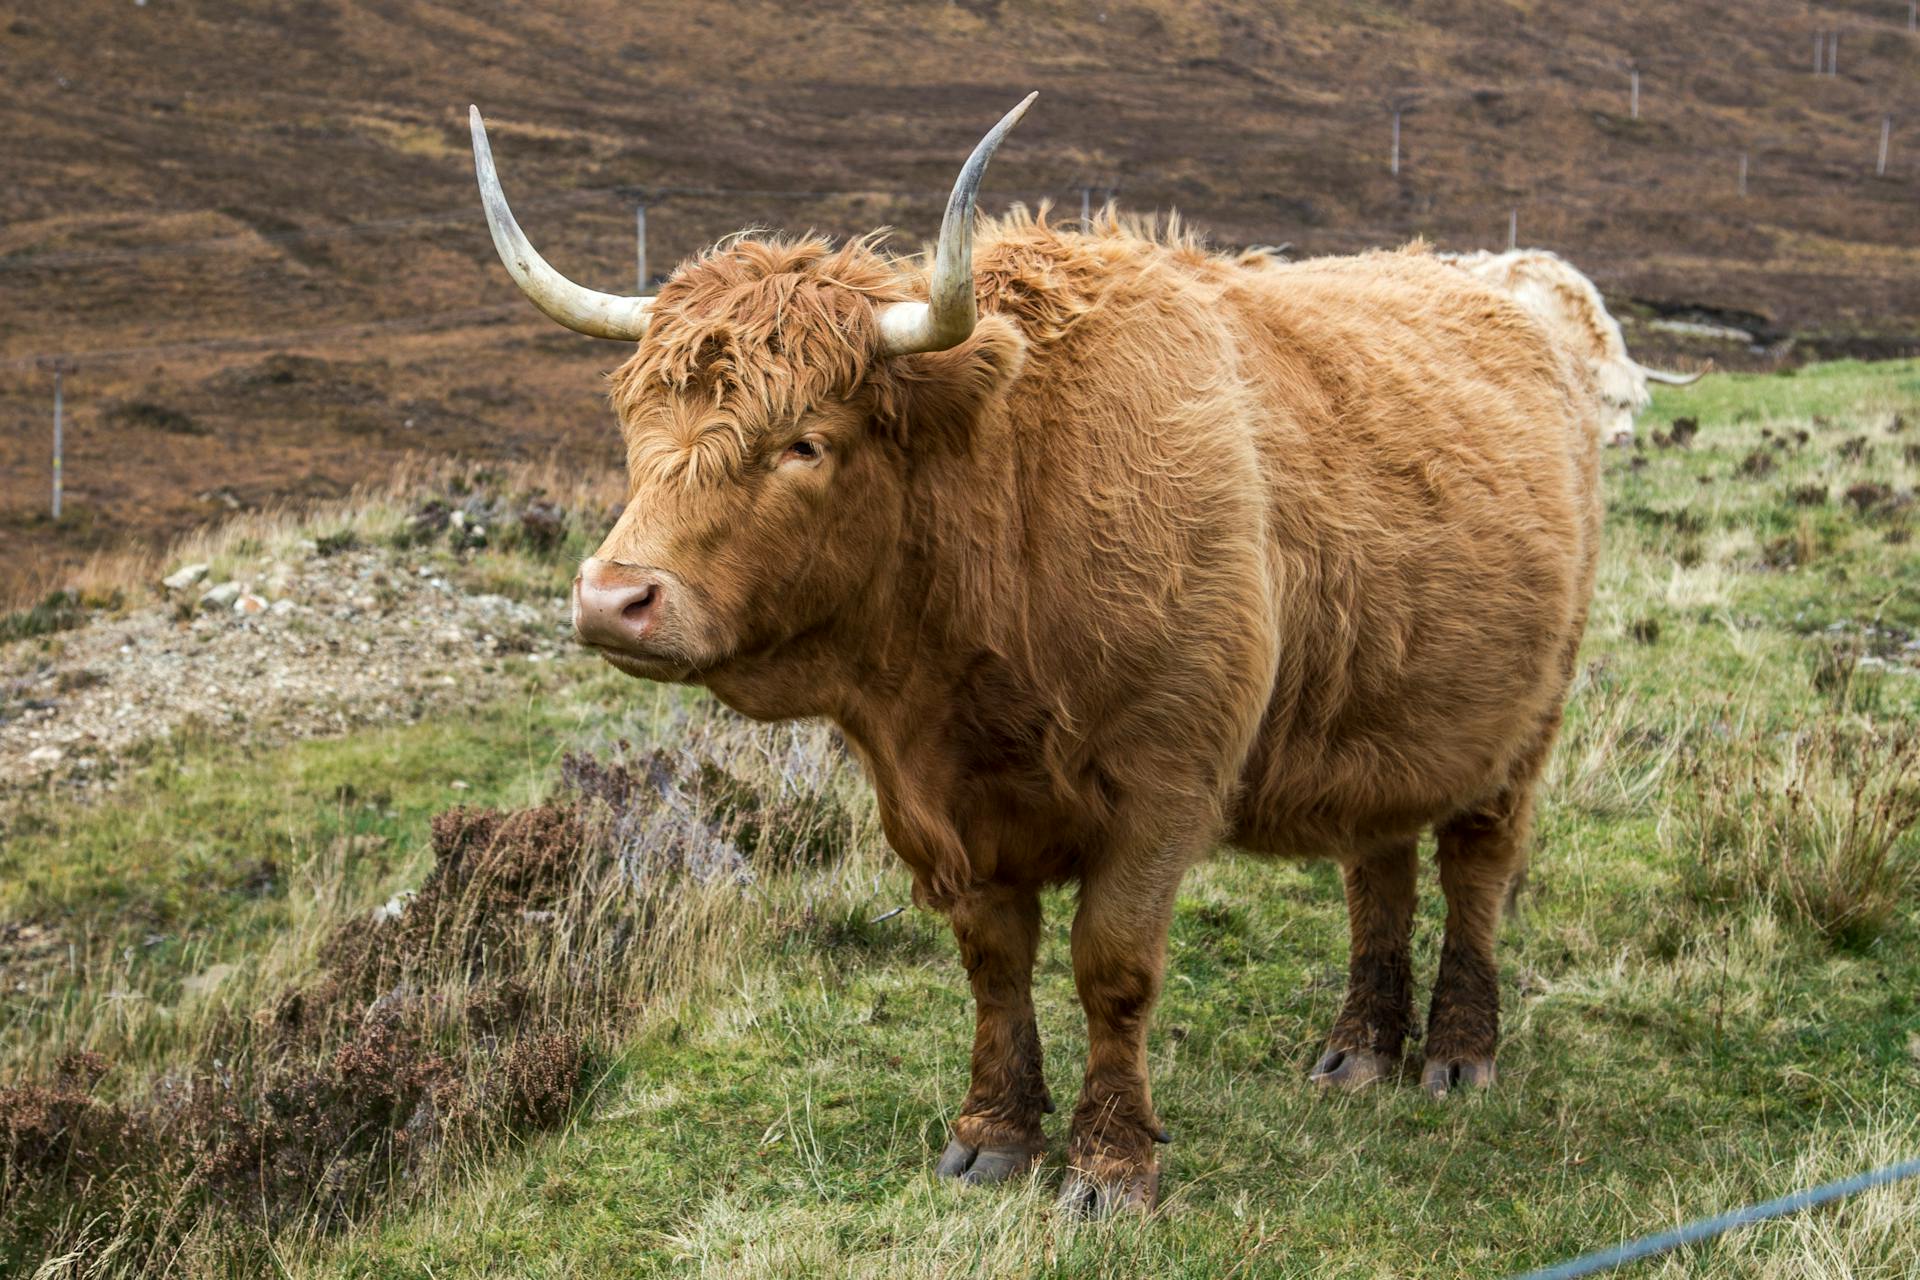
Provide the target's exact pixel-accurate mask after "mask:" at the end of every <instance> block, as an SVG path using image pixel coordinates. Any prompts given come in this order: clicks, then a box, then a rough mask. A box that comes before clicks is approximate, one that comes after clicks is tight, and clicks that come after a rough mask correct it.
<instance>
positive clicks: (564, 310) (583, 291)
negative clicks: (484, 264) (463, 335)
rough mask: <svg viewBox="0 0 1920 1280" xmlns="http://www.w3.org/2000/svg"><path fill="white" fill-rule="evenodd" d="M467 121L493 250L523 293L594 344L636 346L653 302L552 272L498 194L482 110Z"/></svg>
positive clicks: (471, 110)
mask: <svg viewBox="0 0 1920 1280" xmlns="http://www.w3.org/2000/svg"><path fill="white" fill-rule="evenodd" d="M467 121H468V123H469V124H470V125H471V126H472V128H473V168H474V172H475V173H477V174H478V175H479V177H480V202H481V203H482V204H483V205H485V206H486V210H487V229H488V230H489V231H491V232H493V247H494V248H495V249H497V250H499V252H500V261H502V262H504V263H506V264H507V272H508V274H510V275H511V276H512V277H513V282H514V283H515V284H517V285H519V286H520V291H521V292H522V293H524V294H526V295H527V297H529V298H531V299H532V300H533V305H534V306H536V307H538V308H540V309H541V310H542V311H544V312H546V313H547V314H548V315H549V316H551V317H552V318H553V319H555V320H558V321H559V322H560V323H561V324H563V325H565V326H567V328H569V329H572V330H573V331H574V332H575V333H584V334H589V335H591V336H592V337H595V338H614V339H617V340H619V341H622V342H638V341H639V340H640V335H641V334H643V333H645V332H646V331H647V308H648V307H650V306H652V305H653V299H652V298H628V297H623V296H621V295H620V294H617V293H601V292H599V291H598V290H596V289H589V288H587V287H586V286H585V285H578V284H575V283H574V282H573V281H571V280H569V279H567V278H566V277H565V276H563V275H561V274H560V273H559V272H558V271H555V270H554V269H553V267H552V266H550V265H549V264H548V262H547V260H546V259H545V258H543V257H541V256H540V254H539V252H538V251H537V250H536V249H535V248H534V247H533V246H532V245H531V244H529V243H528V242H527V237H526V233H524V232H523V231H521V230H520V224H519V223H518V222H516V221H515V220H514V217H513V210H512V209H510V208H508V207H507V195H506V192H504V191H502V190H501V189H500V178H499V175H497V174H496V173H494V171H493V148H491V147H489V146H488V145H487V127H486V126H485V125H484V124H482V123H480V108H478V107H468V108H467Z"/></svg>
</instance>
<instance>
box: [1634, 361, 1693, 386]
mask: <svg viewBox="0 0 1920 1280" xmlns="http://www.w3.org/2000/svg"><path fill="white" fill-rule="evenodd" d="M1640 372H1641V373H1644V374H1646V375H1647V381H1648V382H1659V383H1664V384H1665V385H1666V386H1669V387H1690V386H1692V385H1693V384H1694V383H1696V382H1698V381H1700V379H1701V378H1703V377H1705V376H1706V373H1707V371H1706V370H1705V369H1702V370H1700V371H1699V372H1698V373H1668V372H1667V371H1666V370H1665V369H1649V368H1648V367H1647V366H1646V365H1644V364H1643V365H1641V366H1640Z"/></svg>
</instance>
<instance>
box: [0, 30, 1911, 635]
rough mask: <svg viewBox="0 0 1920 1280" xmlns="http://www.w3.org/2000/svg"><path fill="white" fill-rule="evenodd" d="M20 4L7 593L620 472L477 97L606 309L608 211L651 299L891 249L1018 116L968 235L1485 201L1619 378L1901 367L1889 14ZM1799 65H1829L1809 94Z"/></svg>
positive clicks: (1446, 216)
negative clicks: (477, 140)
mask: <svg viewBox="0 0 1920 1280" xmlns="http://www.w3.org/2000/svg"><path fill="white" fill-rule="evenodd" d="M15 9H16V10H17V11H16V12H14V13H12V14H11V15H10V16H9V17H8V19H7V20H6V21H5V22H4V24H0V62H3V63H4V64H5V66H6V67H7V75H6V76H5V77H0V132H3V133H4V136H5V138H6V159H7V164H6V172H7V176H8V181H7V182H6V183H5V184H3V185H0V290H3V291H4V293H5V296H6V298H7V300H8V304H9V305H8V306H6V307H5V308H0V416H4V417H5V419H6V420H7V422H8V424H9V426H8V429H7V430H6V431H4V432H0V595H8V594H19V595H20V596H21V597H22V598H23V599H27V600H28V602H31V598H37V597H38V596H39V595H41V594H44V592H46V591H47V590H50V589H53V588H55V587H58V586H62V585H64V584H65V579H66V576H67V575H68V574H70V573H71V572H72V571H73V569H74V567H75V566H77V565H79V564H81V563H83V562H84V561H85V559H86V557H87V556H88V555H89V554H91V553H92V552H94V551H96V550H102V549H113V548H117V547H121V546H124V545H125V544H126V543H127V541H128V539H130V538H134V539H139V538H145V539H162V540H163V539H164V538H166V537H170V536H172V535H175V534H178V533H180V532H182V531H184V530H186V529H188V528H191V527H193V526H196V525H198V524H201V523H203V522H205V521H207V520H209V519H215V518H220V517H223V516H225V515H226V514H228V513H229V512H230V511H232V510H234V509H258V508H262V507H266V506H271V505H272V504H274V503H275V502H276V501H280V500H289V499H290V500H299V501H304V500H310V499H316V498H338V497H341V496H342V495H344V494H345V492H346V491H347V490H348V489H350V488H351V487H352V486H354V485H356V484H358V483H360V482H362V481H364V480H365V479H366V477H367V476H369V475H377V474H381V473H383V472H384V471H385V470H386V468H387V467H388V466H390V465H391V464H393V463H394V462H396V461H398V460H399V459H400V458H401V457H402V456H404V455H406V454H408V453H419V454H425V455H428V456H432V457H442V456H446V455H458V456H460V457H463V458H468V459H473V458H480V459H488V460H494V461H498V460H502V459H522V460H524V459H528V458H535V459H537V458H541V457H544V456H546V455H547V454H548V453H549V452H550V451H551V450H553V449H555V448H559V449H562V450H564V451H565V452H566V453H567V454H568V456H570V457H572V458H575V459H577V460H579V461H580V462H582V463H584V464H586V465H589V466H611V465H612V464H613V463H614V462H615V461H616V460H617V456H618V455H617V444H616V441H615V440H614V438H613V435H612V433H611V431H610V430H609V429H608V425H607V418H606V414H605V411H604V409H603V407H602V405H601V403H600V400H599V397H598V394H597V392H598V385H597V381H596V378H595V374H596V373H597V372H599V371H601V370H604V369H606V368H607V367H609V366H611V365H612V364H614V363H616V362H617V361H618V360H619V359H620V355H621V353H620V352H619V351H617V350H615V349H613V348H610V347H608V346H605V345H603V344H597V343H594V342H592V341H589V340H587V339H582V338H578V337H575V336H572V335H568V334H565V333H561V332H558V331H555V330H553V329H552V327H551V326H550V325H548V324H547V322H546V321H544V320H543V319H541V318H540V317H539V316H537V315H536V314H535V313H534V312H533V311H532V309H531V308H529V307H527V306H526V305H525V304H524V302H523V301H522V300H521V299H520V298H519V297H518V296H517V295H516V294H515V292H514V291H513V288H512V286H511V285H510V284H509V283H508V281H507V279H506V276H505V273H504V272H502V271H501V270H500V269H499V266H498V264H497V262H496V261H495V259H494V256H493V251H492V247H491V245H490V243H489V241H488V238H487V235H486V233H485V231H484V229H483V227H482V226H481V224H480V221H479V216H478V214H479V210H478V203H477V200H476V198H475V194H474V190H473V182H472V173H471V161H470V159H469V157H468V150H467V139H466V125H465V111H466V107H467V104H468V103H470V102H477V103H479V104H480V105H481V106H482V107H483V108H484V109H485V111H486V112H487V113H488V116H489V119H490V120H491V122H492V127H493V130H494V139H495V147H496V150H497V151H498V153H499V158H500V163H501V167H502V173H503V175H504V179H505V181H506V184H507V188H508V191H509V192H510V194H511V195H512V197H513V199H514V202H515V206H516V208H518V209H519V211H520V214H521V216H522V218H523V219H524V220H525V221H526V223H527V225H528V229H529V231H530V233H531V234H532V235H533V237H534V239H535V241H536V242H537V243H538V244H539V245H541V246H542V247H543V249H544V250H545V251H546V252H547V253H548V254H549V255H550V256H551V257H552V258H553V259H554V261H555V262H556V263H558V264H559V265H560V266H561V267H562V268H563V269H565V270H567V271H569V272H571V273H572V274H574V275H575V276H577V277H578V278H580V279H582V280H584V281H586V282H588V283H590V284H593V285H595V286H597V287H601V288H614V289H624V288H627V287H628V286H629V284H630V283H631V282H632V281H633V278H634V275H635V264H634V252H633V247H634V241H633V226H634V218H633V204H634V201H635V199H636V198H638V196H639V195H640V193H642V192H644V193H645V196H644V198H645V199H646V201H647V203H648V206H649V220H648V226H649V237H650V243H649V263H650V268H651V271H652V273H654V274H658V273H661V272H665V271H667V270H670V269H671V268H672V266H673V265H674V264H675V263H677V262H678V261H680V260H681V259H682V258H684V257H685V256H686V255H688V254H690V253H692V252H694V251H696V250H698V249H700V248H702V247H703V246H705V245H707V244H709V243H711V242H712V241H713V240H714V239H715V238H717V237H719V236H722V235H725V234H727V233H730V232H733V231H735V230H737V229H739V228H741V227H744V226H765V227H774V228H785V229H789V230H794V231H798V230H802V229H805V228H808V227H817V228H820V229H823V230H827V231H831V232H834V233H839V234H847V233H856V232H866V231H869V230H871V229H873V228H875V227H879V226H887V225H891V226H896V227H899V228H901V230H902V232H903V234H902V236H901V237H900V238H899V240H898V242H897V243H898V244H899V246H900V247H902V248H905V249H911V248H912V247H913V246H914V244H915V243H916V239H915V238H916V237H919V236H924V235H927V234H929V233H931V231H932V229H933V226H934V224H935V220H936V217H937V213H938V210H939V208H940V203H941V200H942V199H943V197H944V194H945V192H946V190H947V188H948V186H949V185H950V184H951V182H952V180H953V174H954V171H955V168H956V166H957V165H958V163H959V161H960V159H961V157H963V156H964V155H965V154H966V151H967V149H968V147H969V146H970V145H971V144H972V142H973V141H974V140H975V139H976V138H977V137H978V136H979V134H980V131H981V130H982V129H983V128H984V127H985V126H986V125H987V124H988V123H989V122H991V121H992V120H993V119H995V118H996V117H997V116H998V115H999V114H1000V113H1001V112H1002V111H1004V110H1005V109H1006V108H1007V107H1008V106H1009V105H1011V103H1012V102H1014V101H1015V100H1017V98H1018V97H1019V95H1020V94H1022V93H1023V92H1025V91H1026V90H1028V89H1038V90H1040V91H1041V93H1042V97H1041V99H1040V102H1039V104H1038V106H1037V107H1036V109H1035V110H1034V111H1033V112H1032V113H1031V115H1030V116H1029V117H1028V119H1027V120H1026V121H1025V122H1024V123H1023V124H1022V125H1021V127H1020V130H1019V132H1018V133H1017V134H1016V135H1014V138H1013V139H1012V140H1011V141H1010V142H1009V144H1008V146H1007V147H1006V148H1004V149H1003V150H1002V152H1001V153H1000V156H999V158H998V159H997V160H996V161H995V163H994V169H993V172H992V175H991V177H990V180H989V188H988V190H987V191H986V193H985V197H986V200H987V203H988V205H989V206H990V207H995V208H999V207H1004V206H1005V205H1006V204H1007V203H1009V202H1012V201H1015V200H1021V201H1026V202H1028V203H1032V202H1035V201H1038V200H1041V199H1045V198H1052V199H1054V200H1056V201H1058V202H1059V203H1060V206H1061V210H1062V212H1063V213H1065V214H1067V215H1068V216H1073V215H1077V213H1078V206H1079V199H1080V191H1081V188H1082V187H1083V186H1090V187H1092V188H1093V190H1094V198H1095V199H1096V200H1097V199H1099V198H1100V197H1101V196H1102V195H1104V194H1105V192H1106V191H1108V190H1109V189H1111V190H1113V191H1114V192H1115V193H1116V195H1117V198H1118V199H1119V201H1120V202H1121V204H1122V205H1123V206H1124V207H1126V208H1129V209H1133V210H1142V211H1151V210H1165V209H1176V208H1177V209H1179V210H1180V211H1181V212H1182V213H1183V214H1184V215H1186V216H1187V217H1188V218H1190V219H1191V220H1192V221H1193V222H1194V223H1195V224H1197V225H1198V226H1199V227H1200V228H1201V229H1203V230H1205V231H1206V232H1208V233H1209V234H1211V235H1212V236H1214V237H1215V239H1216V240H1218V241H1221V242H1225V243H1242V244H1245V243H1266V244H1277V243H1281V242H1291V243H1292V244H1293V246H1294V247H1295V250H1296V251H1297V252H1300V253H1326V252H1348V251H1352V250H1355V249H1359V248H1363V247H1366V246H1369V245H1375V244H1383V243H1397V242H1400V241H1402V240H1405V239H1407V238H1409V237H1411V236H1413V235H1416V234H1420V235H1426V236H1428V237H1430V238H1432V239H1434V240H1436V241H1437V242H1439V243H1440V244H1441V245H1443V246H1445V247H1448V248H1453V249H1473V248H1487V247H1496V246H1501V245H1504V243H1505V241H1506V237H1507V232H1508V218H1509V214H1510V213H1512V212H1513V211H1516V210H1517V216H1518V219H1519V236H1520V239H1521V241H1522V242H1523V243H1528V244H1536V245H1542V246H1546V247H1551V248H1555V249H1558V250H1561V251H1563V252H1565V253H1568V254H1569V255H1570V256H1571V257H1572V258H1573V259H1574V260H1575V261H1576V262H1577V263H1578V264H1579V265H1580V266H1581V267H1583V268H1584V269H1586V270H1587V271H1589V272H1590V273H1592V274H1593V275H1594V276H1595V277H1596V278H1597V279H1598V280H1599V281H1600V283H1601V284H1602V286H1603V287H1604V288H1605V290H1606V291H1607V293H1608V294H1609V296H1610V298H1611V299H1612V301H1613V302H1614V304H1615V305H1616V307H1617V308H1618V309H1619V310H1621V311H1622V312H1623V313H1624V314H1626V315H1628V316H1629V317H1630V318H1637V319H1639V320H1641V321H1646V322H1648V324H1642V325H1640V326H1639V327H1637V328H1636V329H1634V330H1633V333H1632V337H1633V339H1634V342H1635V344H1636V347H1637V348H1638V349H1640V350H1641V353H1642V354H1643V355H1645V356H1648V357H1650V358H1658V359H1667V360H1677V361H1686V362H1689V363H1696V362H1697V361H1698V360H1699V359H1700V358H1702V357H1705V356H1708V355H1712V356H1714V357H1716V358H1717V359H1718V360H1719V361H1720V364H1721V367H1723V368H1724V367H1733V366H1735V365H1746V364H1752V363H1755V362H1761V363H1770V362H1773V361H1777V360H1780V359H1787V360H1798V359H1800V358H1802V357H1803V356H1805V355H1808V354H1819V353H1825V354H1828V355H1832V354H1835V353H1841V354H1855V353H1859V354H1867V353H1880V354H1889V353H1904V354H1909V355H1911V354H1913V353H1914V348H1913V343H1914V335H1915V333H1916V331H1917V330H1920V248H1916V244H1915V240H1914V235H1913V233H1914V230H1915V226H1916V223H1915V213H1914V211H1915V208H1916V198H1917V197H1920V185H1917V184H1920V166H1917V165H1916V158H1917V157H1920V135H1917V134H1916V132H1915V129H1916V125H1915V121H1916V120H1917V119H1920V110H1916V109H1920V99H1916V97H1915V94H1916V91H1917V90H1916V86H1920V74H1916V73H1917V72H1920V36H1914V35H1911V34H1909V33H1908V32H1907V31H1906V30H1905V22H1906V16H1907V15H1906V6H1905V5H1904V4H1902V3H1899V0H1847V2H1845V3H1821V4H1812V5H1809V4H1805V3H1802V2H1801V0H1752V2H1750V3H1746V4H1742V5H1738V6H1726V5H1699V4H1656V5H1648V4H1637V3H1630V2H1629V0H1593V2H1592V3H1583V4H1571V3H1551V4H1550V3H1537V2H1533V0H1526V2H1522V0H1446V2H1444V3H1422V4H1413V3H1410V2H1408V0H1344V2H1342V3H1311V4H1300V3H1295V4H1287V5H1274V4H1267V3H1255V2H1254V0H1134V2H1126V3H1094V4H1083V3H1078V2H1077V0H1076V2H1075V3H1064V2H1060V0H1049V2H1046V3H1031V4H1029V3H1022V4H1010V3H1000V2H999V0H965V2H964V3H946V2H944V0H862V2H861V3H856V4H837V5H814V6H795V5H783V4H774V3H769V2H767V0H718V2H716V3H705V4H698V5H686V4H674V3H663V2H661V0H644V2H641V3H630V2H627V0H622V2H620V3H614V2H613V0H566V3H562V4H542V5H503V4H497V3H489V4H478V5H474V4H461V5H455V4H448V3H444V2H443V0H251V2H242V0H153V2H152V3H149V4H145V5H132V4H128V3H125V0H75V2H74V3H67V4H61V5H32V6H15ZM1828 32H1832V33H1837V37H1838V42H1839V43H1838V64H1837V74H1834V75H1821V76H1816V75H1814V74H1813V72H1812V64H1811V48H1812V39H1813V37H1814V36H1815V34H1816V33H1828ZM1629 64H1631V65H1632V66H1634V67H1637V68H1638V69H1639V71H1640V78H1641V91H1640V104H1639V115H1638V117H1637V118H1636V117H1635V116H1634V115H1633V113H1632V106H1631V103H1630V100H1629ZM1395 108H1401V109H1403V111H1404V119H1403V129H1402V157H1401V158H1402V165H1401V168H1400V171H1399V173H1398V174H1394V173H1392V172H1391V171H1390V164H1389V160H1390V156H1389V150H1390V146H1391V133H1390V127H1391V126H1390V120H1391V113H1392V111H1393V110H1394V109H1395ZM1889 115H1891V117H1892V120H1893V122H1894V130H1893V135H1892V139H1891V149H1890V161H1889V166H1888V170H1887V173H1886V175H1885V176H1876V174H1875V172H1874V170H1875V161H1876V153H1877V147H1878V142H1879V130H1880V123H1881V120H1882V118H1883V117H1886V116H1889ZM1742 152H1745V153H1747V154H1748V155H1749V159H1750V177H1749V183H1748V191H1747V194H1746V195H1745V196H1744V197H1743V196H1741V195H1740V194H1739V192H1738V190H1737V185H1736V179H1737V172H1738V161H1739V156H1740V154H1741V153H1742ZM1663 317H1665V318H1669V319H1679V320H1682V321H1688V320H1702V319H1705V320H1710V321H1713V322H1715V323H1717V324H1719V325H1721V326H1723V327H1728V326H1730V327H1732V328H1735V329H1740V330H1742V331H1745V332H1747V333H1748V334H1749V335H1751V337H1752V338H1753V339H1754V341H1753V343H1748V342H1744V341H1736V342H1732V343H1726V342H1708V341H1705V340H1703V339H1700V338H1697V337H1681V336H1679V335H1676V334H1674V333H1673V332H1671V331H1666V330H1660V329H1655V328H1652V327H1649V325H1650V324H1651V322H1653V321H1655V320H1659V319H1661V318H1663ZM1790 339H1791V340H1795V341H1797V343H1798V345H1797V346H1794V347H1792V348H1791V349H1785V350H1783V348H1782V346H1781V344H1782V343H1783V342H1786V341H1788V340H1790ZM1755 345H1757V346H1758V347H1759V350H1758V351H1757V352H1756V351H1754V350H1750V347H1751V346H1755ZM58 354H64V355H65V357H66V358H67V359H68V360H69V362H71V363H76V364H77V366H78V367H77V369H76V370H75V371H74V372H73V373H71V374H70V375H69V376H68V377H67V379H66V392H67V404H66V409H67V414H68V422H67V427H68V431H67V463H68V465H67V473H66V478H67V484H68V494H67V504H66V508H65V513H64V516H63V519H62V521H61V522H60V523H59V524H58V525H56V524H54V523H53V522H52V521H50V520H49V519H48V518H47V516H46V514H45V512H46V510H47V498H48V480H49V478H48V470H47V457H48V452H49V443H50V441H49V435H50V431H49V426H50V424H49V421H48V419H49V417H50V415H51V407H52V406H51V401H52V385H51V383H52V376H51V373H50V371H49V370H48V369H46V368H44V367H42V366H40V365H37V364H36V363H35V362H36V360H39V359H41V358H44V357H51V356H54V355H58Z"/></svg>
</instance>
